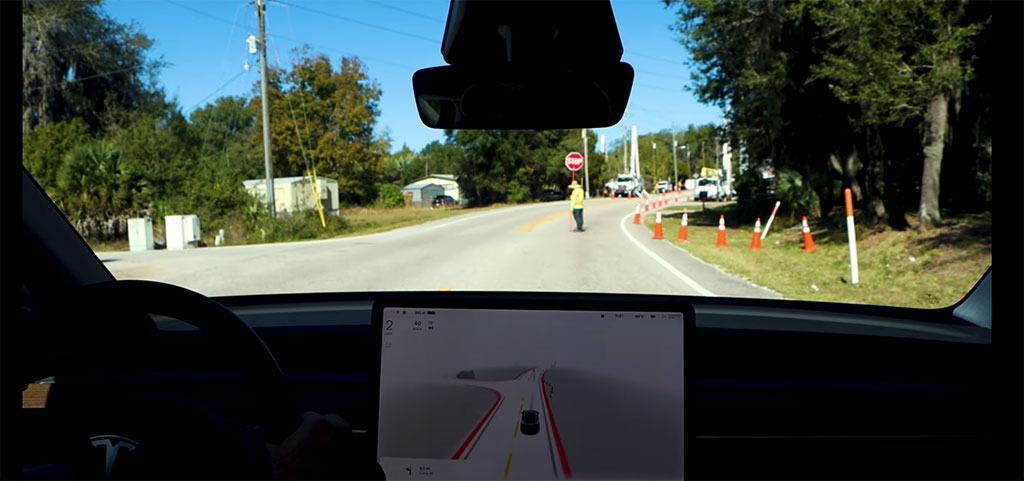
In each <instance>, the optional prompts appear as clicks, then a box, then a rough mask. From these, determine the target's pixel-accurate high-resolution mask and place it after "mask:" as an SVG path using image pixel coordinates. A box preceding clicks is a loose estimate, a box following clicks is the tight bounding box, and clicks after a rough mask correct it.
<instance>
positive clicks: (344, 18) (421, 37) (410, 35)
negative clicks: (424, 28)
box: [275, 1, 438, 43]
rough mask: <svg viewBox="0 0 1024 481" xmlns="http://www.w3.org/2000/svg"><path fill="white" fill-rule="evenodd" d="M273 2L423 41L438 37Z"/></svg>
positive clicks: (432, 40) (433, 39)
mask: <svg viewBox="0 0 1024 481" xmlns="http://www.w3.org/2000/svg"><path fill="white" fill-rule="evenodd" d="M275 3H280V4H282V5H288V6H291V7H295V8H298V9H300V10H305V11H307V12H312V13H316V14H319V15H323V16H325V17H331V18H335V19H338V20H341V21H344V22H350V23H354V24H356V25H362V26H364V27H369V28H374V29H377V30H381V31H384V32H390V33H393V34H395V35H402V36H405V37H409V38H415V39H417V40H423V41H426V42H430V43H438V39H436V38H428V37H424V36H422V35H417V34H415V33H409V32H403V31H401V30H395V29H393V28H388V27H384V26H381V25H375V24H372V23H368V22H364V21H362V20H356V19H354V18H349V17H343V16H341V15H335V14H333V13H330V12H325V11H323V10H317V9H315V8H309V7H307V6H304V5H295V4H289V3H284V2H277V1H275Z"/></svg>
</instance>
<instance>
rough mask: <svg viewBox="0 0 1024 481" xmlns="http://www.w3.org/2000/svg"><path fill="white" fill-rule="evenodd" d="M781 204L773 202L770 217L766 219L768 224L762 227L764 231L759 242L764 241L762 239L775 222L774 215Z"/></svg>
mask: <svg viewBox="0 0 1024 481" xmlns="http://www.w3.org/2000/svg"><path fill="white" fill-rule="evenodd" d="M781 203H782V201H778V200H777V201H775V208H774V209H772V215H771V216H769V217H768V222H767V223H766V224H765V225H764V230H763V231H761V240H764V237H765V236H766V235H768V229H769V228H771V226H772V221H773V220H775V213H776V212H778V211H779V204H781Z"/></svg>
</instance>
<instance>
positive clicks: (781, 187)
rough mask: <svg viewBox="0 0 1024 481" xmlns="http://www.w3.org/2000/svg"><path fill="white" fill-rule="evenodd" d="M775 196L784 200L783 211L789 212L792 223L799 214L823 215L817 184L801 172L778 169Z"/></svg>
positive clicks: (809, 215)
mask: <svg viewBox="0 0 1024 481" xmlns="http://www.w3.org/2000/svg"><path fill="white" fill-rule="evenodd" d="M775 196H776V197H778V199H779V200H781V201H782V206H781V207H782V209H783V212H788V213H789V223H790V224H792V223H793V221H794V220H795V218H796V216H797V215H800V216H804V215H806V216H808V217H818V216H820V215H821V204H820V202H819V199H818V193H817V192H816V189H815V186H813V185H812V182H810V181H808V179H805V178H804V177H803V176H802V175H800V173H799V172H796V171H794V170H789V169H782V170H780V171H778V173H777V174H776V176H775Z"/></svg>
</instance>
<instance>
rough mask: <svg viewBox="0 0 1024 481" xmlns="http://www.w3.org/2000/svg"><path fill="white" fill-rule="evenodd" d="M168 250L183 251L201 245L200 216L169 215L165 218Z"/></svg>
mask: <svg viewBox="0 0 1024 481" xmlns="http://www.w3.org/2000/svg"><path fill="white" fill-rule="evenodd" d="M164 231H165V234H166V237H167V248H168V249H171V250H181V249H185V248H188V247H196V246H197V245H198V244H199V216H196V215H169V216H166V217H164Z"/></svg>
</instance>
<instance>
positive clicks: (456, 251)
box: [97, 198, 781, 298]
mask: <svg viewBox="0 0 1024 481" xmlns="http://www.w3.org/2000/svg"><path fill="white" fill-rule="evenodd" d="M636 203H637V200H636V199H603V198H602V199H589V200H587V201H586V208H585V210H584V227H585V228H586V232H570V229H569V220H570V218H571V216H570V214H569V209H568V207H569V204H568V202H565V201H559V202H549V203H541V204H530V205H522V206H513V207H506V208H499V209H493V210H488V211H485V212H479V213H473V214H465V215H461V216H456V217H451V218H447V219H441V220H438V221H433V222H428V223H425V224H420V225H417V226H412V227H407V228H403V229H397V230H393V231H390V232H383V233H378V234H371V235H366V236H358V237H347V238H337V239H328V240H319V241H307V242H292V243H278V244H261V245H248V246H225V247H206V248H196V249H187V250H182V251H168V250H158V251H144V252H101V253H98V254H97V255H98V257H99V258H100V260H102V261H103V262H104V264H105V265H106V267H107V268H108V269H110V271H111V273H112V274H114V276H115V277H116V278H118V279H151V280H158V281H163V282H169V283H172V284H177V285H181V286H184V287H187V288H190V289H193V290H196V291H198V292H201V293H203V294H205V295H208V296H223V295H239V294H261V293H297V292H329V291H381V290H427V291H430V290H510V291H511V290H514V291H558V292H566V291H574V292H614V293H646V294H686V295H712V296H729V297H760V298H780V297H781V296H779V295H778V294H777V293H775V292H772V291H770V290H768V289H765V288H762V287H758V286H754V285H752V284H750V283H749V282H747V281H745V280H743V279H740V278H737V277H734V276H730V275H726V274H724V273H723V272H722V271H720V270H719V269H718V268H717V267H715V266H713V265H709V264H706V263H704V262H702V261H700V260H698V259H696V258H694V257H692V256H690V255H689V254H687V253H686V252H685V251H683V250H681V249H678V248H676V247H675V246H673V245H671V244H670V243H668V242H666V241H657V240H653V239H651V233H650V231H649V230H647V229H646V228H645V227H644V226H643V225H633V224H632V223H631V222H632V214H633V211H634V207H635V206H636ZM670 205H678V204H674V203H673V204H670ZM693 206H694V207H696V206H699V203H694V204H693ZM643 215H654V209H653V208H652V209H651V210H650V212H647V213H644V214H643ZM665 235H666V237H668V236H671V235H674V233H666V234H665Z"/></svg>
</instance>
